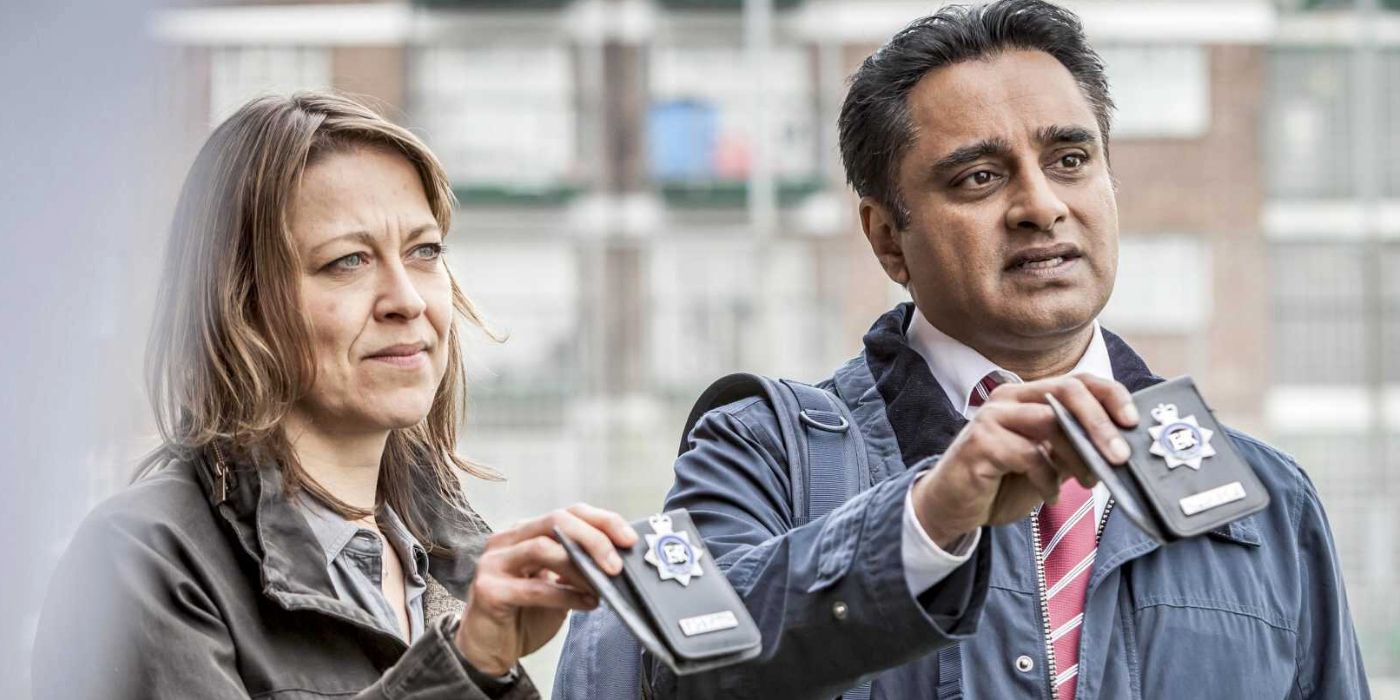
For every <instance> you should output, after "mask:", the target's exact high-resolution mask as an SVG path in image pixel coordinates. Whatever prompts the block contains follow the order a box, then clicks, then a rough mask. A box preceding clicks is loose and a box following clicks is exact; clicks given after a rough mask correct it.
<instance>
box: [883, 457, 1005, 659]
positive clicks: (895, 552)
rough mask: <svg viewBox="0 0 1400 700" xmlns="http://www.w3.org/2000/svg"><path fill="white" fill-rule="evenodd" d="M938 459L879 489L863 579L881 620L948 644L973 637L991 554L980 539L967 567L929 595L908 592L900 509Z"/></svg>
mask: <svg viewBox="0 0 1400 700" xmlns="http://www.w3.org/2000/svg"><path fill="white" fill-rule="evenodd" d="M935 459H936V458H932V459H928V460H925V461H924V462H921V463H919V464H916V465H915V466H914V467H913V468H911V469H910V470H909V471H908V472H906V473H905V474H902V475H900V476H898V477H895V478H893V479H890V480H889V481H887V482H884V483H882V484H880V485H879V486H877V487H876V488H877V489H881V490H882V491H883V492H882V493H880V494H878V495H877V497H876V498H874V499H871V501H870V503H869V504H868V505H867V507H866V514H865V517H866V523H865V528H864V530H865V535H864V537H863V538H862V539H864V540H865V544H864V547H865V548H866V551H865V552H864V553H863V554H864V556H862V557H860V566H862V567H863V572H862V573H863V578H865V580H866V581H868V582H869V586H870V587H871V589H872V592H873V594H874V596H873V597H874V600H875V603H876V606H877V607H878V608H879V611H880V614H881V615H882V617H883V619H884V620H886V621H889V623H890V624H893V625H895V626H896V627H906V626H907V627H908V628H909V629H908V630H905V631H908V632H910V633H914V634H918V633H923V634H928V633H933V634H935V635H937V636H939V637H943V638H945V639H947V640H949V641H956V640H961V639H967V638H970V637H971V636H973V634H975V633H976V631H977V622H978V620H979V619H980V617H981V613H982V608H983V605H984V604H985V602H986V599H987V584H988V582H989V581H990V578H991V576H990V574H991V561H992V552H991V545H990V538H986V537H981V538H978V542H977V544H976V547H975V549H973V551H972V552H971V555H970V557H969V558H968V561H967V562H966V563H963V564H962V565H960V566H958V567H956V568H954V569H953V570H952V571H951V572H949V573H948V574H947V575H946V576H945V577H944V578H943V579H942V580H941V581H939V582H938V583H937V584H935V585H934V586H933V587H932V588H929V589H928V590H925V591H921V592H920V593H919V594H917V595H916V594H915V593H914V592H913V591H911V590H910V589H909V582H908V580H907V578H908V577H907V574H906V572H905V566H904V556H903V543H904V508H905V502H906V499H907V498H908V493H909V489H910V488H911V486H912V484H913V482H914V480H916V479H918V478H919V477H920V476H921V475H922V473H923V472H925V471H926V470H927V469H928V468H929V467H930V466H932V464H933V462H934V460H935Z"/></svg>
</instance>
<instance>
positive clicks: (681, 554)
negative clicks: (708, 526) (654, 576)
mask: <svg viewBox="0 0 1400 700" xmlns="http://www.w3.org/2000/svg"><path fill="white" fill-rule="evenodd" d="M647 523H648V524H650V525H651V529H652V531H653V532H652V534H649V535H647V536H646V538H647V553H646V556H644V557H643V558H644V559H646V561H647V563H648V564H651V565H652V566H654V567H656V571H657V573H658V574H660V576H661V580H662V581H666V580H675V581H679V582H680V584H681V585H682V586H689V585H690V579H692V578H694V577H696V576H699V575H700V574H702V573H704V569H701V568H700V558H701V557H703V556H705V550H703V549H701V548H700V547H698V546H697V545H696V544H692V543H691V541H690V533H688V532H685V531H681V532H675V531H674V530H672V529H671V518H670V517H668V516H665V515H653V516H651V517H650V518H648V519H647Z"/></svg>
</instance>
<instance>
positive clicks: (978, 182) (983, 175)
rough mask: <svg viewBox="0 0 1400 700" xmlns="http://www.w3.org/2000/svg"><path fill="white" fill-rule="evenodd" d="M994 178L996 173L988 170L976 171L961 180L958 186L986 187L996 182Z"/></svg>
mask: <svg viewBox="0 0 1400 700" xmlns="http://www.w3.org/2000/svg"><path fill="white" fill-rule="evenodd" d="M996 178H997V175H996V173H994V172H992V171H990V170H978V171H977V172H975V173H972V174H971V175H968V176H967V177H965V178H963V180H962V182H961V183H959V184H961V185H962V186H963V187H986V186H987V185H990V184H991V183H992V182H993V181H994V180H996Z"/></svg>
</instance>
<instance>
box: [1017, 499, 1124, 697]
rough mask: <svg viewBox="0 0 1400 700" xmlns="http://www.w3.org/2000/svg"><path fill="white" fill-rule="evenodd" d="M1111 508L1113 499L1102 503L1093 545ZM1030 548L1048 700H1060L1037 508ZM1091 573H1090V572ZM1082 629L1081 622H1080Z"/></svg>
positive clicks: (1097, 541)
mask: <svg viewBox="0 0 1400 700" xmlns="http://www.w3.org/2000/svg"><path fill="white" fill-rule="evenodd" d="M1112 510H1113V499H1112V498H1110V499H1108V502H1106V503H1104V507H1103V515H1102V516H1100V517H1099V524H1098V529H1097V530H1095V531H1094V546H1095V547H1097V546H1098V544H1099V538H1101V537H1103V528H1104V525H1105V524H1107V523H1108V514H1109V513H1110V512H1112ZM1031 548H1032V549H1033V550H1034V552H1035V583H1036V589H1037V590H1038V591H1039V596H1038V597H1039V599H1040V630H1041V635H1040V638H1041V639H1042V640H1044V642H1045V670H1046V673H1047V678H1048V679H1049V680H1048V682H1049V684H1050V700H1060V688H1059V686H1057V685H1055V644H1054V643H1053V642H1051V641H1050V633H1051V632H1052V630H1051V629H1050V601H1049V600H1048V598H1047V596H1046V593H1047V591H1048V590H1049V589H1048V588H1047V587H1046V585H1045V562H1043V561H1041V555H1040V509H1039V508H1037V509H1036V511H1035V512H1034V513H1032V514H1031ZM1091 575H1092V574H1091ZM1080 629H1083V623H1082V622H1081V623H1080Z"/></svg>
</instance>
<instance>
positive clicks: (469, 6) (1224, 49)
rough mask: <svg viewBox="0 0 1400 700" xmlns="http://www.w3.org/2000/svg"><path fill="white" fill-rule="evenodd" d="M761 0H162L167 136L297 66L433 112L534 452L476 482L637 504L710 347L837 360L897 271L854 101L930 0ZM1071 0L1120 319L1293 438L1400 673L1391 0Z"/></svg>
mask: <svg viewBox="0 0 1400 700" xmlns="http://www.w3.org/2000/svg"><path fill="white" fill-rule="evenodd" d="M765 4H768V5H770V8H771V12H770V13H763V12H757V11H754V7H753V5H757V3H754V4H752V5H751V6H750V7H749V9H748V10H745V8H744V5H743V3H742V2H740V0H653V1H650V2H647V1H643V0H576V1H573V2H564V1H550V0H519V1H516V2H508V1H505V0H498V1H489V0H480V1H472V0H422V1H420V2H417V3H412V2H388V3H350V2H324V3H323V2H315V3H311V2H301V3H295V4H292V3H274V4H259V5H246V4H242V3H236V2H216V3H198V4H194V5H187V6H182V7H177V8H174V9H171V10H169V11H167V12H165V13H163V14H161V15H159V16H157V17H155V18H153V24H152V31H153V33H154V34H155V36H156V37H157V38H158V39H159V40H160V41H162V42H163V43H164V44H165V45H166V46H167V49H166V50H167V51H168V53H169V55H170V58H171V59H172V60H171V62H170V66H171V67H170V72H169V74H168V75H166V76H163V77H162V80H163V81H164V87H163V91H164V94H165V95H166V99H167V100H168V106H169V114H170V124H169V133H170V140H169V143H168V144H167V145H168V146H169V154H167V155H168V159H167V160H168V161H169V162H170V163H176V164H183V163H187V162H188V159H189V158H190V157H191V156H192V154H193V151H194V149H196V148H197V147H198V145H199V143H200V142H201V141H202V139H203V138H204V137H205V136H206V135H207V133H208V130H209V128H210V127H211V125H213V124H215V123H217V122H218V120H220V119H222V118H223V117H225V116H227V115H228V114H229V113H230V112H231V111H232V110H233V109H235V108H236V107H237V106H238V105H239V104H241V103H242V102H243V101H244V100H246V99H248V98H249V97H251V96H254V95H257V94H262V93H265V92H285V91H290V90H293V89H297V88H316V87H334V88H337V89H341V90H345V91H349V92H353V93H357V94H361V95H365V96H368V97H370V98H372V99H373V100H375V101H377V102H378V103H379V104H380V105H382V107H383V108H384V109H385V110H386V112H387V113H388V114H389V115H391V116H392V117H393V118H394V119H396V120H397V121H400V122H401V123H404V124H406V125H408V126H410V127H412V128H413V129H415V130H416V131H417V132H419V133H420V134H422V135H423V136H424V138H425V139H426V140H427V142H428V143H429V144H430V145H431V146H432V147H433V148H434V149H435V151H436V152H437V153H438V155H439V156H440V157H441V158H442V159H443V161H444V162H445V164H446V166H447V168H448V170H449V172H450V173H451V175H452V177H453V179H454V182H455V183H456V190H457V194H458V197H459V199H460V201H461V209H460V211H459V213H458V217H457V221H456V224H455V230H454V233H453V235H452V237H451V238H450V239H449V241H450V242H451V244H452V250H451V253H450V256H451V262H452V265H453V268H454V270H455V272H456V273H457V275H458V277H459V279H460V281H461V282H462V284H463V287H464V288H465V289H466V291H467V292H468V294H470V295H472V296H473V297H474V298H475V299H476V300H477V301H478V302H479V303H480V304H481V305H482V306H483V307H484V308H485V310H486V311H487V313H488V315H489V316H490V317H491V318H492V319H493V320H494V321H495V322H496V326H497V328H498V329H499V330H504V331H507V332H508V333H509V334H510V336H511V337H510V340H509V341H508V342H507V343H505V344H504V345H502V346H494V345H492V344H490V343H488V342H486V341H485V339H482V338H478V339H476V340H475V342H473V344H472V347H471V352H470V354H471V355H472V367H473V371H474V373H473V382H472V390H473V404H472V414H471V416H470V417H469V425H468V428H467V430H466V437H465V439H464V445H463V448H464V450H466V451H467V452H468V453H470V454H472V455H473V456H476V457H478V458H481V459H484V460H485V461H487V462H489V463H492V464H494V465H496V466H497V467H499V468H500V469H501V470H502V471H504V472H506V473H507V474H508V475H509V476H510V478H511V481H510V482H509V483H508V484H506V485H504V486H502V485H476V484H474V485H472V487H471V488H473V489H474V492H475V493H477V494H479V495H477V496H476V501H477V504H478V507H479V508H480V509H481V510H483V511H484V512H485V513H486V514H487V515H488V516H492V517H494V518H496V519H500V520H507V521H508V520H511V519H514V518H516V517H521V516H523V515H526V514H528V513H532V512H535V511H538V510H541V509H543V508H546V507H549V506H554V505H558V504H562V503H566V502H570V501H573V500H577V499H580V498H586V499H588V500H590V501H594V502H597V503H600V504H605V505H609V506H611V507H614V508H618V509H620V510H622V511H623V512H625V513H629V514H632V515H640V514H641V513H643V512H645V511H647V510H648V509H650V508H653V507H655V505H656V504H657V503H658V502H659V500H660V498H661V496H662V494H663V493H664V490H665V489H666V487H667V486H668V484H669V468H668V467H669V461H670V458H671V456H673V454H674V449H675V445H676V442H677V440H678V438H679V435H678V430H679V428H680V426H681V424H682V421H683V418H684V415H685V411H686V410H687V409H688V408H689V404H690V402H691V401H692V400H693V399H694V398H695V397H696V396H697V395H698V393H699V391H700V390H701V389H702V388H703V387H704V386H705V385H706V384H707V383H708V381H710V380H711V379H713V378H715V377H717V376H719V375H721V374H723V373H725V372H728V371H735V370H739V369H749V370H762V371H769V372H780V373H783V374H785V375H788V376H794V377H797V378H803V379H815V378H817V377H820V376H824V374H825V373H826V372H827V371H829V370H830V369H831V368H832V367H834V366H835V365H836V364H837V363H838V362H839V361H841V360H842V359H843V358H845V357H847V356H849V355H850V354H852V353H854V352H856V351H857V349H858V347H859V344H858V341H859V338H860V336H861V334H862V333H863V332H864V330H865V328H866V327H867V326H868V325H869V323H870V322H871V321H872V320H873V319H874V317H875V316H876V315H877V314H878V313H880V312H881V311H883V310H884V309H886V308H888V307H889V306H890V305H891V304H892V303H893V302H895V301H897V300H900V299H901V298H902V297H903V291H902V290H900V289H898V288H896V287H894V286H893V285H892V284H890V283H889V282H888V280H886V279H885V278H884V276H883V274H882V273H881V272H880V270H879V269H878V267H877V266H876V265H875V264H874V260H873V258H872V256H871V255H870V254H869V251H868V248H867V247H866V243H865V241H864V238H863V237H862V236H861V235H860V231H859V226H858V223H857V222H856V220H855V217H854V198H853V197H852V196H851V195H850V193H849V191H848V189H847V188H846V187H845V185H844V183H843V180H842V172H841V168H840V163H839V160H838V158H837V153H836V144H835V128H834V125H835V117H836V113H837V110H838V107H839V104H840V101H841V98H842V96H843V93H844V80H845V78H846V76H847V75H849V73H850V72H851V71H852V70H853V69H854V67H855V66H856V65H858V63H859V61H860V60H861V59H863V58H864V56H865V55H867V54H868V53H869V52H870V51H871V50H872V49H873V48H874V47H876V46H878V45H879V43H880V42H881V41H883V40H884V39H885V38H887V37H888V36H889V35H890V34H892V33H893V32H894V31H895V30H897V29H898V28H899V27H900V26H902V25H903V24H904V23H906V22H907V21H909V20H911V19H913V18H915V17H918V16H921V15H922V14H925V13H927V12H928V11H929V10H930V8H931V7H933V6H935V5H936V4H937V3H927V2H908V1H905V0H859V1H858V0H809V1H807V2H792V1H785V0H771V2H770V3H765ZM1070 6H1071V7H1072V8H1074V9H1076V10H1077V11H1079V12H1080V13H1081V15H1082V17H1083V18H1084V20H1085V23H1086V26H1087V28H1088V31H1089V32H1090V34H1091V37H1092V39H1093V41H1094V43H1095V45H1096V46H1097V47H1098V48H1099V49H1100V50H1101V52H1102V54H1103V56H1104V57H1105V59H1106V61H1107V63H1108V66H1109V70H1110V79H1111V84H1112V90H1113V94H1114V97H1115V99H1116V101H1117V102H1118V105H1119V111H1118V114H1117V118H1116V121H1115V124H1116V126H1115V130H1114V135H1113V168H1114V172H1115V175H1116V178H1117V180H1118V183H1119V207H1120V211H1119V213H1120V222H1121V228H1122V234H1123V242H1122V259H1121V263H1120V275H1119V280H1118V285H1117V288H1116V290H1115V294H1114V298H1113V300H1112V301H1111V302H1110V306H1109V308H1108V309H1107V311H1106V312H1105V314H1104V323H1105V325H1106V326H1107V327H1109V328H1111V329H1113V330H1115V331H1117V332H1119V333H1121V334H1123V335H1125V336H1127V337H1128V338H1129V340H1130V341H1131V342H1132V343H1133V344H1134V345H1135V346H1136V347H1137V348H1138V349H1139V350H1140V351H1142V352H1143V354H1144V355H1145V356H1146V357H1147V358H1148V360H1149V362H1150V363H1151V364H1152V366H1153V367H1154V368H1155V369H1156V370H1157V371H1158V372H1159V373H1162V374H1165V375H1177V374H1188V373H1189V374H1191V375H1194V376H1195V377H1196V379H1197V381H1198V382H1199V383H1200V384H1201V386H1202V387H1204V389H1205V391H1206V392H1207V396H1208V398H1209V399H1210V400H1211V402H1212V404H1213V405H1214V407H1215V409H1216V410H1217V412H1218V413H1219V414H1220V416H1221V417H1222V418H1223V419H1224V420H1226V421H1228V422H1230V423H1232V424H1235V425H1237V426H1239V427H1242V428H1244V429H1246V430H1249V431H1252V432H1256V433H1260V434H1263V435H1265V436H1267V437H1269V438H1270V439H1273V440H1275V441H1276V442H1278V443H1279V444H1281V445H1282V446H1284V447H1285V448H1286V449H1289V450H1290V451H1293V452H1294V453H1295V454H1296V455H1297V456H1298V457H1299V459H1300V461H1301V462H1302V463H1303V465H1304V466H1305V467H1307V468H1308V470H1309V472H1310V474H1311V475H1312V477H1313V479H1314V480H1315V481H1316V482H1317V483H1318V485H1319V488H1320V490H1321V491H1322V494H1323V497H1324V502H1325V503H1326V504H1327V506H1328V507H1329V510H1330V512H1331V515H1332V519H1333V523H1334V526H1335V528H1336V534H1337V541H1338V543H1339V545H1340V547H1341V549H1342V558H1343V563H1344V565H1345V566H1346V570H1347V575H1348V583H1349V587H1350V591H1351V596H1352V602H1353V606H1354V608H1355V612H1356V617H1357V621H1358V625H1359V626H1360V629H1361V632H1362V634H1363V635H1364V640H1363V643H1364V644H1365V648H1366V651H1367V654H1368V662H1369V667H1370V671H1371V672H1372V673H1373V674H1375V675H1376V676H1377V677H1385V676H1396V675H1400V606H1397V605H1396V604H1395V603H1394V601H1393V600H1392V598H1391V596H1390V591H1391V590H1392V589H1393V588H1394V586H1395V585H1396V583H1397V581H1396V575H1395V571H1396V569H1397V554H1400V520H1397V518H1396V516H1395V514H1394V512H1393V511H1394V503H1395V499H1396V496H1397V495H1398V494H1400V487H1398V485H1397V483H1396V481H1397V480H1396V479H1395V478H1393V477H1391V476H1390V474H1391V473H1393V472H1395V468H1396V466H1397V463H1400V429H1398V428H1397V426H1400V393H1397V392H1395V391H1393V390H1392V387H1394V383H1395V382H1396V381H1398V380H1400V362H1396V361H1394V360H1393V359H1391V358H1392V355H1395V353H1394V352H1387V351H1386V348H1393V347H1395V346H1396V344H1397V342H1400V283H1396V282H1395V281H1394V280H1393V279H1389V278H1387V277H1386V276H1385V275H1384V274H1383V271H1384V270H1391V269H1395V267H1396V263H1400V243H1397V233H1400V130H1397V128H1396V127H1394V126H1393V124H1395V123H1398V122H1400V97H1397V96H1400V12H1393V11H1392V9H1395V8H1388V7H1380V8H1377V9H1375V10H1374V11H1373V13H1372V14H1370V15H1364V14H1363V13H1361V12H1359V11H1358V10H1356V9H1355V8H1353V7H1351V3H1349V2H1327V1H1318V0H1303V1H1299V0H1293V1H1290V2H1286V3H1282V4H1280V3H1275V2H1269V1H1267V0H1220V1H1209V2H1208V1H1204V0H1202V1H1191V0H1182V1H1177V2H1167V1H1156V0H1143V1H1139V2H1128V1H1122V2H1103V1H1100V2H1090V1H1082V2H1076V3H1070ZM1358 46H1362V47H1363V48H1361V49H1358V48H1357V47H1358ZM179 170H180V168H179V167H178V166H177V167H172V168H170V169H169V171H170V173H178V172H179ZM161 177H165V175H161ZM171 177H174V176H173V175H171ZM177 181H178V178H177V177H175V179H172V182H171V189H172V191H173V187H174V186H175V184H176V182H177ZM158 240H159V236H158V235H155V234H153V237H152V241H153V242H156V241H158ZM139 413H140V412H137V415H139ZM135 420H137V421H138V422H139V419H135ZM136 427H139V425H137V426H136Z"/></svg>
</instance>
